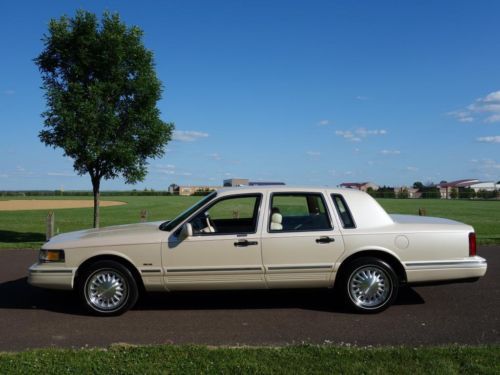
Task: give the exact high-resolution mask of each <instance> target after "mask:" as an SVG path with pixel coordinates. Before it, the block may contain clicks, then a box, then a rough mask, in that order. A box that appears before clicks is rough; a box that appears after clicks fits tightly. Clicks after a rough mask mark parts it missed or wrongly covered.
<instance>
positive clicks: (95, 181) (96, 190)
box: [92, 177, 101, 228]
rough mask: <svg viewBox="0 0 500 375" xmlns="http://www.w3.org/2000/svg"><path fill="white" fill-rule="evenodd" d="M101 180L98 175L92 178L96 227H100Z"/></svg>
mask: <svg viewBox="0 0 500 375" xmlns="http://www.w3.org/2000/svg"><path fill="white" fill-rule="evenodd" d="M100 184H101V180H100V178H98V177H95V178H92V188H93V191H94V228H99V218H100V215H99V196H100V192H99V188H100Z"/></svg>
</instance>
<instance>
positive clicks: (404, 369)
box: [0, 345, 500, 374]
mask: <svg viewBox="0 0 500 375" xmlns="http://www.w3.org/2000/svg"><path fill="white" fill-rule="evenodd" d="M499 358H500V347H499V346H479V347H464V346H448V347H419V348H405V347H396V348H392V347H389V348H356V347H354V348H349V347H336V346H309V345H308V346H289V347H280V348H270V347H269V348H209V347H203V346H174V345H168V346H149V347H148V346H143V347H130V346H115V347H111V348H109V349H84V350H58V349H43V350H33V351H27V352H21V353H15V354H10V353H4V354H0V373H2V374H26V373H42V372H43V373H44V374H66V373H70V374H90V373H94V374H97V373H99V374H157V373H169V374H198V373H213V374H220V373H224V374H233V373H237V374H240V373H245V374H247V373H248V374H249V373H251V374H256V373H259V374H262V373H266V374H271V373H279V374H329V373H335V374H337V373H342V374H423V373H425V374H498V373H500V364H499Z"/></svg>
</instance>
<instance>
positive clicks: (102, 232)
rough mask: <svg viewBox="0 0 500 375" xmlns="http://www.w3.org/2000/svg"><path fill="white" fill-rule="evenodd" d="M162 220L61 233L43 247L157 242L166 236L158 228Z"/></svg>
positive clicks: (57, 247) (66, 247)
mask: <svg viewBox="0 0 500 375" xmlns="http://www.w3.org/2000/svg"><path fill="white" fill-rule="evenodd" d="M161 223H162V221H155V222H149V223H139V224H127V225H115V226H111V227H104V228H99V229H87V230H80V231H77V232H68V233H62V234H59V235H57V236H55V237H52V238H51V239H50V241H49V242H47V243H46V244H45V245H43V248H44V249H68V248H76V247H96V246H116V245H125V244H139V243H144V244H148V243H158V242H161V241H162V239H165V238H166V237H167V236H168V233H167V232H165V231H162V230H160V229H159V226H160V224H161Z"/></svg>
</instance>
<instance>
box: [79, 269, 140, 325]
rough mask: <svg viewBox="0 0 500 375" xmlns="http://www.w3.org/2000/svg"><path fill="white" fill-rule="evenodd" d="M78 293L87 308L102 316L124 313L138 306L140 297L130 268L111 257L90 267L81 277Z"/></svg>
mask: <svg viewBox="0 0 500 375" xmlns="http://www.w3.org/2000/svg"><path fill="white" fill-rule="evenodd" d="M78 292H79V294H80V298H81V299H82V302H83V304H84V306H85V308H86V309H87V310H88V311H89V312H90V313H92V314H95V315H102V316H112V315H120V314H123V313H124V312H125V311H127V310H129V309H130V308H132V307H133V306H134V305H135V303H136V302H137V298H138V296H139V291H138V288H137V283H136V281H135V279H134V277H133V275H132V274H131V272H130V270H129V269H128V268H127V267H125V266H124V265H122V264H121V263H118V262H115V261H111V260H103V261H98V262H95V263H93V264H91V265H90V266H89V267H87V268H86V269H85V270H84V271H83V273H82V275H81V277H80V278H79V283H78Z"/></svg>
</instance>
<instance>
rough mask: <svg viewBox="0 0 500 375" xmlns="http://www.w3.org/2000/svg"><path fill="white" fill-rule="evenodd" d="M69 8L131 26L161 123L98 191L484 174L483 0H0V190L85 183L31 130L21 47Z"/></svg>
mask: <svg viewBox="0 0 500 375" xmlns="http://www.w3.org/2000/svg"><path fill="white" fill-rule="evenodd" d="M76 9H85V10H89V11H92V12H95V13H97V14H102V12H103V11H104V10H110V11H117V12H119V13H120V15H121V17H122V19H123V20H124V21H125V22H126V23H127V24H129V25H137V26H139V27H141V28H142V29H143V30H144V32H145V36H144V42H145V45H146V46H147V48H149V49H151V50H152V51H153V52H154V55H155V62H156V67H157V72H158V75H159V77H160V79H161V80H162V82H163V85H164V94H163V99H162V100H161V101H160V102H159V103H158V106H159V108H160V110H161V112H162V118H163V119H164V120H165V121H172V122H174V123H175V125H176V129H177V132H176V134H175V139H174V140H173V141H172V142H171V143H169V145H168V147H167V152H166V154H165V157H163V158H162V159H158V160H151V162H150V166H149V174H148V176H147V178H146V179H145V181H144V182H142V183H139V184H137V185H125V184H124V183H123V181H122V180H120V179H117V180H113V181H107V182H104V183H103V185H102V189H103V190H106V189H130V188H136V189H143V188H154V189H166V188H167V187H168V185H169V184H171V183H177V184H189V185H197V184H210V185H218V184H221V181H222V180H223V179H225V178H230V177H243V178H250V179H253V180H259V179H261V180H280V181H285V182H286V183H288V184H297V185H298V184H300V185H303V184H307V185H319V186H322V185H329V186H335V185H338V184H340V183H341V182H346V181H349V182H351V181H366V180H371V181H374V182H376V183H379V184H389V185H405V184H412V183H413V182H414V181H423V182H428V181H434V182H439V181H441V180H448V181H450V180H454V179H461V178H479V179H481V180H495V181H498V180H500V71H499V61H500V29H499V28H498V20H499V15H500V2H498V1H439V2H436V1H413V2H412V1H306V0H303V1H291V0H287V1H278V0H273V1H250V0H248V1H189V0H187V1H161V2H160V1H140V2H139V1H129V2H124V1H82V0H80V1H62V0H60V1H22V0H19V1H15V2H14V1H12V2H10V1H9V2H1V3H0V40H1V46H2V56H1V59H0V127H1V130H2V131H1V133H0V134H1V135H0V190H12V189H59V188H64V189H65V190H72V189H90V188H91V184H90V178H89V177H88V176H83V177H78V176H76V175H75V174H74V172H73V169H72V162H71V160H69V159H67V158H65V157H63V156H62V151H61V150H54V149H50V148H47V147H45V146H44V145H43V144H42V143H41V142H40V141H39V139H38V132H39V131H40V130H41V128H42V119H41V116H40V114H41V112H42V111H43V110H44V107H45V102H44V98H43V92H42V90H41V89H40V85H41V79H40V74H39V72H38V70H37V68H36V66H35V65H34V63H33V61H32V60H33V58H34V57H36V56H37V55H38V54H39V53H40V51H41V50H42V48H43V46H42V42H41V41H40V39H41V37H42V35H43V34H44V33H45V32H46V30H47V25H48V22H49V20H50V19H51V18H58V17H60V16H61V15H63V14H67V15H74V13H75V10H76Z"/></svg>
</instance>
